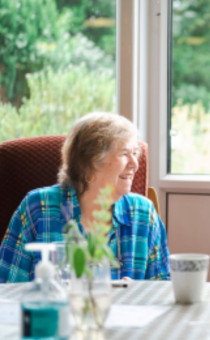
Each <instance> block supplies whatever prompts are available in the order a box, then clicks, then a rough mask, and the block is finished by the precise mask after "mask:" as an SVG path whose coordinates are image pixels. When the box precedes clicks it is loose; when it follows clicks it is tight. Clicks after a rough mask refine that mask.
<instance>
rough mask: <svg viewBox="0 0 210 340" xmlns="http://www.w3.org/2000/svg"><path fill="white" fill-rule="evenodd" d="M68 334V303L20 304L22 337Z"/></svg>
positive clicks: (46, 336)
mask: <svg viewBox="0 0 210 340" xmlns="http://www.w3.org/2000/svg"><path fill="white" fill-rule="evenodd" d="M68 335H69V309H68V305H63V304H62V306H61V305H58V304H55V305H53V304H51V305H49V304H48V305H38V304H36V305H35V304H33V306H32V305H31V304H30V305H29V304H23V305H22V336H23V337H37V338H39V337H40V338H48V337H54V336H57V337H66V336H68Z"/></svg>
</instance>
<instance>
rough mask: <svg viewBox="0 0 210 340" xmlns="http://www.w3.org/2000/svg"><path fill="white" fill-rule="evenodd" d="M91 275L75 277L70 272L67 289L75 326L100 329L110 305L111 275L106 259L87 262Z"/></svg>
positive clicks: (84, 328)
mask: <svg viewBox="0 0 210 340" xmlns="http://www.w3.org/2000/svg"><path fill="white" fill-rule="evenodd" d="M88 269H89V270H90V273H91V275H90V276H87V275H82V277H81V278H77V277H76V276H75V273H74V272H73V271H72V272H71V288H70V291H69V294H70V295H69V296H70V306H71V312H72V315H73V318H74V321H75V325H76V328H78V329H82V330H87V329H101V328H102V327H103V324H104V322H105V319H106V317H107V314H108V312H109V309H110V305H111V275H110V266H109V263H108V261H102V262H100V263H97V264H95V263H94V264H89V267H88Z"/></svg>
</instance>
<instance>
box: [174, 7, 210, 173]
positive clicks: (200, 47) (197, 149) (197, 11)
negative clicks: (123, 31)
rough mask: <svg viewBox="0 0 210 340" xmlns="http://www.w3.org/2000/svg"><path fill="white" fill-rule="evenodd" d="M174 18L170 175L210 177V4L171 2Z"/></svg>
mask: <svg viewBox="0 0 210 340" xmlns="http://www.w3.org/2000/svg"><path fill="white" fill-rule="evenodd" d="M170 15H171V16H170V18H169V22H170V23H171V30H169V31H171V32H172V33H171V51H172V52H171V60H170V63H171V65H169V68H171V70H172V71H171V102H170V107H169V111H170V112H171V116H170V131H169V150H168V155H169V157H168V158H169V162H168V172H169V173H171V174H210V166H209V164H210V163H209V159H210V147H209V145H210V81H209V75H210V2H209V0H171V13H170ZM169 48H170V46H169Z"/></svg>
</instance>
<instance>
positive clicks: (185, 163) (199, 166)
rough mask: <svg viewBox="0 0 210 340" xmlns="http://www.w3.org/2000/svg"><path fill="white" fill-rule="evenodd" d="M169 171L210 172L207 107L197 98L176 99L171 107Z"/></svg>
mask: <svg viewBox="0 0 210 340" xmlns="http://www.w3.org/2000/svg"><path fill="white" fill-rule="evenodd" d="M172 126H173V129H172V131H171V138H172V155H171V157H172V159H171V173H174V174H195V173H196V174H207V173H209V172H210V167H209V166H208V159H209V158H210V149H209V145H210V110H209V111H206V110H205V108H204V106H203V104H202V103H201V102H199V101H198V102H197V103H195V104H184V105H183V104H182V102H181V101H180V103H179V104H178V105H176V106H175V107H174V108H173V111H172Z"/></svg>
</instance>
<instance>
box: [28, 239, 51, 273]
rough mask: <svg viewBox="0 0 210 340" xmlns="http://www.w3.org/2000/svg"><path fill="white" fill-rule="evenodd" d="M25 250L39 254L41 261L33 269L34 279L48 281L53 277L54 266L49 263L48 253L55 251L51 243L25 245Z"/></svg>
mask: <svg viewBox="0 0 210 340" xmlns="http://www.w3.org/2000/svg"><path fill="white" fill-rule="evenodd" d="M25 249H26V250H28V251H39V252H40V253H41V261H40V262H39V263H38V264H37V265H36V267H35V277H37V278H42V279H48V278H51V277H53V276H54V275H55V269H54V266H53V264H52V263H51V262H50V261H49V253H50V251H52V250H55V245H54V244H53V243H27V244H26V245H25Z"/></svg>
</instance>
